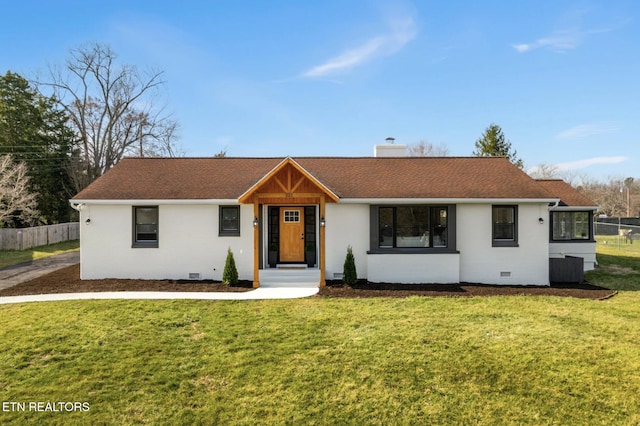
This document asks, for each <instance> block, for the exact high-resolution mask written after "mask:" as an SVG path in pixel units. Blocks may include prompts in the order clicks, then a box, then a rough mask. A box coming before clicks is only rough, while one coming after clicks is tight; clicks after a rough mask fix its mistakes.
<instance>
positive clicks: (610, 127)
mask: <svg viewBox="0 0 640 426" xmlns="http://www.w3.org/2000/svg"><path fill="white" fill-rule="evenodd" d="M618 130H619V126H617V125H616V124H615V123H590V124H580V125H578V126H574V127H571V128H569V129H567V130H563V131H562V132H560V133H558V134H557V135H556V139H584V138H587V137H590V136H596V135H601V134H607V133H613V132H616V131H618Z"/></svg>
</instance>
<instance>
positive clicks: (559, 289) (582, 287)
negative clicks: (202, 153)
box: [0, 265, 616, 299]
mask: <svg viewBox="0 0 640 426" xmlns="http://www.w3.org/2000/svg"><path fill="white" fill-rule="evenodd" d="M327 284H328V285H327V286H326V287H323V288H321V289H320V292H319V293H318V295H319V296H320V297H351V298H363V297H407V296H429V297H442V296H444V297H472V296H508V295H512V296H513V295H528V296H564V297H579V298H586V299H606V298H608V297H611V296H613V295H614V294H616V291H615V290H609V289H606V288H602V287H598V286H594V285H590V284H563V285H552V286H551V287H538V286H493V285H482V284H388V283H368V282H366V281H361V282H358V283H357V284H355V285H354V286H353V287H349V286H347V285H341V284H340V283H339V282H335V281H334V282H328V283H327ZM251 289H252V283H251V282H250V281H243V282H241V283H239V284H238V285H237V286H235V287H227V286H226V285H224V284H222V283H219V282H202V281H196V282H194V281H172V280H124V279H107V280H81V279H80V266H79V265H73V266H69V267H67V268H63V269H60V270H58V271H55V272H52V273H50V274H48V275H44V276H42V277H40V278H36V279H34V280H31V281H28V282H25V283H22V284H18V285H16V286H13V287H9V288H7V289H5V290H0V296H22V295H26V294H52V293H80V292H99V291H213V292H216V291H218V292H220V291H227V292H242V291H249V290H251Z"/></svg>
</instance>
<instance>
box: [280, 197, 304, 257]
mask: <svg viewBox="0 0 640 426" xmlns="http://www.w3.org/2000/svg"><path fill="white" fill-rule="evenodd" d="M280 261H281V262H304V207H283V208H281V209H280Z"/></svg>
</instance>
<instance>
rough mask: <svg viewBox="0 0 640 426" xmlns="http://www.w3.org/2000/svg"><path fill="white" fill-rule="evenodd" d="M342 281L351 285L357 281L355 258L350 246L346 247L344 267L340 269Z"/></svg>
mask: <svg viewBox="0 0 640 426" xmlns="http://www.w3.org/2000/svg"><path fill="white" fill-rule="evenodd" d="M342 282H343V283H345V284H347V285H353V284H355V283H357V282H358V272H357V271H356V259H355V257H354V256H353V250H352V249H351V246H348V247H347V256H346V258H345V259H344V268H343V270H342Z"/></svg>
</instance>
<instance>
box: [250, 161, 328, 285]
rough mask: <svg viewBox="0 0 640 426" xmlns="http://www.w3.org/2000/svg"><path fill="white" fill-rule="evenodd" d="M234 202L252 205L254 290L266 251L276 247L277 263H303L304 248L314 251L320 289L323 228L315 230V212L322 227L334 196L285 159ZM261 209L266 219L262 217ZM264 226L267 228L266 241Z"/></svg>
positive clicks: (323, 245) (322, 267) (323, 267)
mask: <svg viewBox="0 0 640 426" xmlns="http://www.w3.org/2000/svg"><path fill="white" fill-rule="evenodd" d="M238 201H239V202H240V203H243V204H253V213H254V225H255V226H254V242H253V264H254V267H253V286H254V287H259V286H260V269H261V268H264V267H265V264H266V262H265V261H264V256H265V253H266V252H267V253H268V251H269V250H270V249H271V250H273V248H277V250H278V260H277V261H278V262H279V263H303V262H304V261H305V247H314V248H315V251H316V253H317V265H318V269H319V270H320V286H321V287H322V286H324V285H325V229H324V226H318V228H316V225H315V223H316V220H315V218H316V213H315V212H316V211H317V218H318V221H317V223H318V225H321V224H324V219H325V204H326V203H336V202H338V196H337V195H336V194H334V193H333V192H332V191H331V190H330V189H328V188H327V187H326V186H325V185H324V184H322V183H321V182H320V181H318V180H317V179H316V178H315V177H314V176H312V175H311V174H310V173H309V172H307V171H306V170H305V169H304V168H303V167H302V166H300V165H299V164H298V163H297V162H296V161H294V160H293V159H292V158H290V157H287V158H285V159H284V160H283V161H282V162H281V163H280V164H278V165H277V166H276V167H275V168H274V169H273V170H271V171H270V172H269V173H267V174H266V175H265V176H263V177H262V178H261V179H260V180H259V181H258V182H256V183H255V184H254V185H253V186H252V187H251V188H250V189H249V190H247V191H246V192H245V193H244V194H242V195H241V196H240V197H239V199H238ZM265 206H267V217H268V220H265V218H264V216H265V215H264V211H265V209H264V207H265ZM316 209H317V210H316ZM276 215H277V217H276ZM312 218H313V220H311V219H312ZM265 226H268V228H267V229H268V233H267V234H266V235H267V237H266V238H267V241H266V242H265V239H264V236H265V232H264V229H265ZM316 229H317V231H316ZM316 232H317V234H316Z"/></svg>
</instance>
